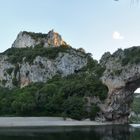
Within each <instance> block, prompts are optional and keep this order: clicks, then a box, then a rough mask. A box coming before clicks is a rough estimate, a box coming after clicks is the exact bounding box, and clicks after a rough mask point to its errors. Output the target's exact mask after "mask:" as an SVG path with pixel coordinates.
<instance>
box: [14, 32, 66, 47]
mask: <svg viewBox="0 0 140 140" xmlns="http://www.w3.org/2000/svg"><path fill="white" fill-rule="evenodd" d="M40 44H41V45H42V46H43V47H59V46H61V45H66V43H65V42H64V41H63V40H62V37H61V35H59V34H58V33H56V32H54V31H53V30H51V31H49V32H48V34H42V33H33V32H26V31H23V32H20V33H19V34H18V36H17V38H16V40H15V41H14V43H13V44H12V47H15V48H26V47H35V46H36V45H40Z"/></svg>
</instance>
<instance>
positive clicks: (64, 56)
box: [0, 30, 87, 88]
mask: <svg viewBox="0 0 140 140" xmlns="http://www.w3.org/2000/svg"><path fill="white" fill-rule="evenodd" d="M36 46H37V47H36ZM49 46H51V48H50V47H49ZM42 47H43V48H42ZM54 47H57V48H54ZM24 48H28V50H30V54H29V55H28V57H29V59H28V60H30V59H31V56H32V55H35V56H34V58H33V60H32V62H29V61H27V60H26V58H27V57H26V55H27V53H29V52H28V50H27V52H25V54H24V55H23V51H24V50H25V49H24ZM36 48H37V49H36ZM19 49H20V50H19ZM23 49H24V50H23ZM59 49H60V50H61V51H59ZM56 50H58V51H57V52H56ZM47 51H49V52H50V54H49V53H46V54H45V55H42V54H43V53H45V52H47ZM18 52H19V53H18ZM21 52H22V53H21ZM39 52H41V53H39ZM54 52H56V53H55V57H52V56H53V55H54ZM34 53H35V54H34ZM21 55H23V56H21ZM49 55H50V56H51V55H52V56H51V57H48V56H49ZM12 58H16V60H15V59H14V61H13V62H11V60H12ZM20 58H21V61H19V59H20ZM86 64H87V55H86V53H83V52H82V51H78V50H76V49H73V48H71V47H69V46H68V45H66V43H65V42H64V41H63V40H62V38H61V36H60V35H59V34H58V33H55V32H54V31H53V30H52V31H50V32H49V33H48V34H40V33H39V34H38V33H37V34H35V33H30V32H25V31H24V32H20V33H19V35H18V36H17V39H16V40H15V41H14V43H13V45H12V48H10V49H9V50H7V51H5V52H4V53H2V54H1V55H0V86H2V87H8V88H13V87H15V86H19V87H24V86H27V85H29V84H30V83H35V82H44V83H45V82H47V81H48V80H49V79H51V78H52V77H54V76H55V75H61V76H62V77H63V76H67V75H70V74H73V73H75V72H76V71H78V70H79V69H81V68H82V67H84V66H86Z"/></svg>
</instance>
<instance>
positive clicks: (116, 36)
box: [112, 31, 124, 40]
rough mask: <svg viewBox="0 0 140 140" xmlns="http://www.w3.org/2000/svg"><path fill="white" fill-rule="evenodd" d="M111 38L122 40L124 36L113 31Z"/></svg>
mask: <svg viewBox="0 0 140 140" xmlns="http://www.w3.org/2000/svg"><path fill="white" fill-rule="evenodd" d="M112 37H113V39H116V40H122V39H124V37H123V36H122V35H121V34H120V33H119V32H117V31H115V32H113V36H112Z"/></svg>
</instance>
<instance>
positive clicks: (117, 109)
mask: <svg viewBox="0 0 140 140" xmlns="http://www.w3.org/2000/svg"><path fill="white" fill-rule="evenodd" d="M139 53H140V47H132V48H129V49H125V50H121V49H119V50H118V51H116V52H115V53H114V54H112V55H111V54H110V53H105V54H104V55H103V57H102V59H101V61H100V63H101V65H102V66H103V67H105V68H106V69H105V72H104V74H103V76H102V78H101V79H102V82H103V83H104V84H105V85H106V86H107V87H108V90H109V92H108V98H107V100H106V103H105V106H104V109H102V112H103V114H104V117H105V118H106V120H111V121H115V122H120V123H127V122H128V116H129V114H130V105H131V103H132V101H133V93H134V91H135V90H136V89H137V88H138V87H140V61H139V60H140V59H139V58H140V57H139Z"/></svg>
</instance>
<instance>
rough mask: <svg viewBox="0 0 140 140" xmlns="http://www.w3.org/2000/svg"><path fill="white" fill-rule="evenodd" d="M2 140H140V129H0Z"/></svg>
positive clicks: (119, 126)
mask: <svg viewBox="0 0 140 140" xmlns="http://www.w3.org/2000/svg"><path fill="white" fill-rule="evenodd" d="M0 140H140V128H133V127H131V126H128V125H113V126H91V127H90V126H88V127H85V126H84V127H81V126H80V127H44V128H0Z"/></svg>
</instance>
